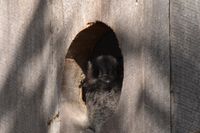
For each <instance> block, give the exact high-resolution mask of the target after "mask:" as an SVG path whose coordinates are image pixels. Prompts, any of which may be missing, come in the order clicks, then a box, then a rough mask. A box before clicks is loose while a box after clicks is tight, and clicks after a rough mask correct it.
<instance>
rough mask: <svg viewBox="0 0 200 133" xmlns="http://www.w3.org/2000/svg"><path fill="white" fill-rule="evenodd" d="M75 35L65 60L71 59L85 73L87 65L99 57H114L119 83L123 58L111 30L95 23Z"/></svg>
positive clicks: (99, 23)
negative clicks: (118, 73) (116, 63)
mask: <svg viewBox="0 0 200 133" xmlns="http://www.w3.org/2000/svg"><path fill="white" fill-rule="evenodd" d="M89 24H91V25H90V26H89V27H88V28H86V29H84V30H82V31H81V32H79V33H78V34H77V36H76V37H75V39H74V40H73V41H72V44H71V45H70V47H69V50H68V53H67V55H66V59H73V60H75V62H76V63H77V64H78V65H79V67H80V68H81V69H82V71H83V73H84V74H86V72H87V63H88V60H90V59H91V58H95V57H97V56H99V55H111V56H114V57H115V58H116V59H117V61H118V63H119V70H118V71H119V72H120V75H121V81H122V80H123V57H122V53H121V50H120V48H119V44H118V41H117V38H116V35H115V33H114V32H113V30H112V29H111V28H110V27H108V26H107V25H106V24H104V23H102V22H100V21H97V22H95V23H89Z"/></svg>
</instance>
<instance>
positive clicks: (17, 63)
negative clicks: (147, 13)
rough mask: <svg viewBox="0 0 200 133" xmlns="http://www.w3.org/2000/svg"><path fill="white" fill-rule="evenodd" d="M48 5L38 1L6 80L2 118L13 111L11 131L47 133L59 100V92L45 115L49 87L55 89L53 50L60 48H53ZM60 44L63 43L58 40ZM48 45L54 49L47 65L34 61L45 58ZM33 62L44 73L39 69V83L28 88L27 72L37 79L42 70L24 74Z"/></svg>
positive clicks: (0, 95)
mask: <svg viewBox="0 0 200 133" xmlns="http://www.w3.org/2000/svg"><path fill="white" fill-rule="evenodd" d="M47 7H48V3H47V1H46V0H40V1H39V2H38V5H37V8H36V10H35V12H34V14H33V17H32V20H31V22H30V24H29V25H28V27H27V29H26V31H25V33H24V37H23V39H22V41H21V44H20V47H19V48H18V49H17V50H16V54H15V57H14V63H13V64H12V66H11V67H10V68H9V72H8V74H7V77H6V80H5V82H4V83H3V85H2V86H1V89H0V90H1V91H0V120H2V119H3V118H4V117H5V116H7V115H8V117H10V116H9V113H10V112H11V113H12V114H13V117H12V122H11V123H6V124H8V127H9V129H8V131H9V132H8V133H47V132H48V125H47V123H48V119H49V118H48V117H49V115H53V114H52V113H54V111H55V108H56V105H55V104H57V103H55V101H58V99H57V98H58V97H55V95H56V94H55V95H54V96H53V98H52V99H51V100H52V101H50V102H49V103H50V105H49V107H50V110H49V112H48V113H49V114H45V111H44V110H45V105H43V103H44V97H45V94H44V92H45V90H47V89H50V88H52V86H49V83H48V82H49V80H52V77H49V75H51V73H52V72H53V71H54V70H53V69H52V63H53V61H52V60H53V58H54V56H57V55H54V56H53V54H55V53H53V50H55V51H56V50H57V49H52V48H55V47H52V45H54V44H52V43H49V42H48V40H49V39H50V38H51V37H52V36H51V31H52V30H51V27H50V24H48V25H47V24H46V23H45V21H46V20H45V19H46V18H47V16H46V15H47V14H46V12H47V10H48V9H47ZM48 17H49V16H48ZM49 22H50V21H49ZM61 38H63V37H62V36H59V37H58V38H57V39H58V40H62V39H61ZM55 40H56V39H55ZM56 43H60V42H59V41H56ZM47 45H49V46H47ZM45 47H49V48H50V50H49V51H48V54H47V56H48V57H47V58H45V59H48V61H44V62H45V64H36V62H30V60H31V59H33V58H37V59H39V58H41V60H42V56H43V53H44V49H45ZM46 52H47V51H46ZM56 54H57V53H56ZM45 55H46V54H45ZM56 58H57V57H56ZM30 63H32V65H39V67H41V68H40V69H41V72H39V77H38V79H37V82H36V84H34V85H32V86H30V87H26V86H25V85H24V81H23V80H24V79H25V78H26V77H25V75H26V76H29V79H30V77H31V76H33V80H36V79H34V73H38V72H34V71H33V70H29V71H28V72H27V71H26V74H25V73H24V70H25V69H27V67H28V64H29V65H30ZM56 67H59V66H56ZM31 68H35V67H31ZM56 73H57V75H59V74H60V72H59V71H56ZM56 78H57V82H58V81H60V77H59V76H57V77H56ZM27 92H29V93H27ZM5 126H7V125H5Z"/></svg>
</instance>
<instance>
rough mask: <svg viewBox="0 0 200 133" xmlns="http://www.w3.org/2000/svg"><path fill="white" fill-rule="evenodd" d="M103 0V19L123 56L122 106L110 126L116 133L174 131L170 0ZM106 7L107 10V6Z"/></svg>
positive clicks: (108, 129)
mask: <svg viewBox="0 0 200 133" xmlns="http://www.w3.org/2000/svg"><path fill="white" fill-rule="evenodd" d="M110 3H111V4H110V5H109V7H108V5H107V2H102V6H101V7H102V14H105V17H104V16H103V17H102V20H103V21H105V22H106V23H108V24H109V25H110V26H111V27H112V28H113V29H114V31H115V33H116V34H117V37H118V39H119V45H120V47H121V48H122V52H123V55H124V83H123V89H122V95H121V101H120V106H119V110H118V112H117V113H116V115H115V116H114V117H113V119H112V120H110V121H109V122H108V125H107V126H106V127H105V130H106V132H109V133H110V132H113V133H116V132H117V133H118V132H119V133H132V132H135V133H152V132H153V133H161V132H162V133H169V132H170V60H169V1H162V0H156V1H151V0H148V1H140V0H138V1H126V2H120V1H110ZM105 9H106V10H105Z"/></svg>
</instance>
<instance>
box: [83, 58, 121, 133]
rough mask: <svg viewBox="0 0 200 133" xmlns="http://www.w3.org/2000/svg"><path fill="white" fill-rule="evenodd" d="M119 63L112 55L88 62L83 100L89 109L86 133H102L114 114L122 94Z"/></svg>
mask: <svg viewBox="0 0 200 133" xmlns="http://www.w3.org/2000/svg"><path fill="white" fill-rule="evenodd" d="M118 67H119V63H118V61H117V59H116V58H115V57H113V56H111V55H100V56H97V57H95V58H93V59H92V60H90V61H88V68H87V73H86V79H85V82H84V83H83V100H84V101H85V103H86V106H87V109H88V118H89V126H88V128H87V129H86V131H85V132H86V133H100V130H101V127H102V126H103V124H104V123H105V122H106V121H107V120H108V119H109V118H110V117H111V116H112V115H113V114H114V112H115V110H116V108H117V105H118V102H119V98H120V94H121V81H120V79H121V75H120V74H119V72H118Z"/></svg>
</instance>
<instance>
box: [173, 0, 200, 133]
mask: <svg viewBox="0 0 200 133" xmlns="http://www.w3.org/2000/svg"><path fill="white" fill-rule="evenodd" d="M170 14H171V16H170V18H171V20H170V24H171V50H172V54H171V60H172V64H171V65H172V88H173V91H174V102H173V108H174V115H173V123H172V125H173V133H189V132H191V133H192V132H197V131H199V130H200V126H199V125H200V110H199V107H200V99H199V95H200V91H199V86H200V84H199V75H200V67H199V66H200V65H199V64H200V54H199V51H200V45H199V43H200V28H199V27H200V1H189V0H186V1H181V0H171V12H170Z"/></svg>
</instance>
